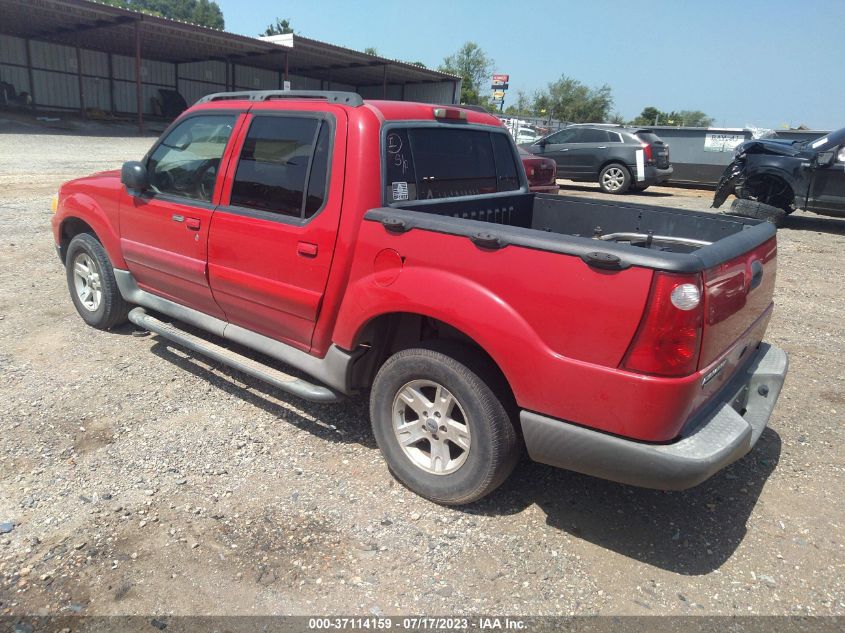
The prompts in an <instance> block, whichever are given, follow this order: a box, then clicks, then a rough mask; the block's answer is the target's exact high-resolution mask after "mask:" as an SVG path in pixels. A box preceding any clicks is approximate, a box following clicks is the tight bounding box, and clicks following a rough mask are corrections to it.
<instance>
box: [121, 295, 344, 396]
mask: <svg viewBox="0 0 845 633" xmlns="http://www.w3.org/2000/svg"><path fill="white" fill-rule="evenodd" d="M129 320H130V321H131V322H132V323H134V324H135V325H137V326H138V327H141V328H144V329H145V330H149V331H150V332H153V333H155V334H158V335H159V336H163V337H164V338H166V339H168V340H170V341H173V342H174V343H176V344H177V345H180V346H181V347H184V348H186V349H189V350H191V351H193V352H197V353H199V354H202V355H203V356H207V357H208V358H210V359H212V360H215V361H217V362H219V363H223V364H224V365H227V366H229V367H232V368H233V369H237V370H238V371H241V372H243V373H245V374H249V375H250V376H252V377H253V378H258V379H259V380H262V381H264V382H266V383H267V384H270V385H272V386H274V387H276V388H277V389H281V390H282V391H286V392H288V393H292V394H293V395H295V396H299V397H300V398H304V399H305V400H311V401H313V402H338V401H339V400H340V399H341V397H340V395H339V394H337V393H335V392H334V391H332V390H331V389H329V388H328V387H323V386H320V385H315V384H312V383H310V382H308V381H305V380H302V379H301V378H294V377H293V376H289V375H288V374H285V373H282V372H280V371H278V370H277V369H273V368H272V367H268V366H267V365H263V364H262V363H259V362H258V361H255V360H253V359H251V358H247V357H246V356H243V355H241V354H238V353H237V352H233V351H232V350H230V349H227V348H225V347H222V346H220V345H216V344H215V343H212V342H211V341H206V340H205V339H203V338H200V337H199V336H194V335H193V334H189V333H187V332H184V331H182V330H180V329H178V328H176V327H173V326H172V325H171V324H170V323H164V322H163V321H159V320H158V319H156V318H155V317H152V316H150V315H149V314H147V312H146V311H145V310H144V309H143V308H134V309H133V310H132V311H131V312H130V313H129Z"/></svg>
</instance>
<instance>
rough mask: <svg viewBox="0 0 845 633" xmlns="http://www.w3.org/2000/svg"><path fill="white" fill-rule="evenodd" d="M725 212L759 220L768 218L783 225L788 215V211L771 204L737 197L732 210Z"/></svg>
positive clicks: (773, 222) (775, 223)
mask: <svg viewBox="0 0 845 633" xmlns="http://www.w3.org/2000/svg"><path fill="white" fill-rule="evenodd" d="M725 213H729V214H730V215H738V216H741V217H744V218H756V219H758V220H766V221H767V222H771V223H772V224H774V225H775V226H782V225H783V220H784V218H785V217H786V211H784V210H783V209H779V208H778V207H773V206H772V205H770V204H765V203H763V202H757V201H756V200H743V199H742V198H737V199H736V200H734V201H733V203H731V210H730V211H729V212H728V211H726V212H725Z"/></svg>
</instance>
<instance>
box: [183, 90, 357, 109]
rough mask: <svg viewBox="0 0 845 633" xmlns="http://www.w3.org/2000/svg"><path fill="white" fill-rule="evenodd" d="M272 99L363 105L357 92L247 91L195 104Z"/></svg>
mask: <svg viewBox="0 0 845 633" xmlns="http://www.w3.org/2000/svg"><path fill="white" fill-rule="evenodd" d="M272 99H323V100H325V101H328V102H329V103H339V104H341V105H348V106H352V107H353V108H357V107H358V106H362V105H364V99H363V98H362V97H361V95H359V94H358V93H357V92H340V91H336V90H249V91H244V92H215V93H214V94H210V95H206V96H204V97H203V98H202V99H200V100H199V101H197V103H209V102H210V101H232V100H242V101H271V100H272Z"/></svg>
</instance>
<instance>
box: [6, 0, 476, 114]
mask: <svg viewBox="0 0 845 633" xmlns="http://www.w3.org/2000/svg"><path fill="white" fill-rule="evenodd" d="M0 81H3V82H6V83H9V84H11V85H12V86H14V88H15V92H16V93H17V94H20V93H28V95H29V100H31V104H32V107H33V108H34V109H35V110H57V111H77V112H79V113H81V114H82V115H83V116H85V115H86V114H88V113H90V112H91V111H92V110H98V111H103V112H109V113H113V114H132V115H136V116H137V118H138V124H139V126H140V127H141V128H143V117H144V115H150V114H154V113H155V112H156V103H157V102H156V98H157V97H158V96H159V91H160V90H172V91H176V92H178V93H179V94H181V95H182V96H183V97H184V98H185V100H186V102H187V104H188V105H190V104H192V103H194V102H195V101H196V100H197V99H199V98H200V97H202V96H203V95H206V94H208V93H211V92H222V91H226V90H254V89H281V88H283V87H284V86H285V85H286V84H285V82H289V83H290V88H291V89H293V90H350V91H355V92H358V93H360V94H361V95H362V96H363V97H364V98H370V99H396V100H407V101H423V102H428V103H455V102H456V100H457V98H458V97H459V96H460V91H461V85H460V82H461V80H460V78H459V77H455V76H452V75H449V74H446V73H441V72H439V71H436V70H431V69H428V68H422V67H420V66H416V65H413V64H407V63H404V62H400V61H396V60H390V59H385V58H382V57H378V56H376V55H368V54H366V53H362V52H359V51H354V50H351V49H348V48H343V47H340V46H335V45H332V44H327V43H325V42H319V41H317V40H313V39H309V38H305V37H301V36H299V35H293V34H291V35H283V36H274V37H270V38H253V37H246V36H243V35H236V34H234V33H227V32H225V31H219V30H216V29H211V28H206V27H202V26H197V25H194V24H189V23H186V22H180V21H177V20H169V19H166V18H160V17H155V16H150V15H146V14H143V13H139V12H137V11H131V10H127V9H121V8H117V7H112V6H108V5H104V4H100V3H98V2H92V1H90V0H0Z"/></svg>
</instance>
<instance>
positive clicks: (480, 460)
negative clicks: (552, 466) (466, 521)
mask: <svg viewBox="0 0 845 633" xmlns="http://www.w3.org/2000/svg"><path fill="white" fill-rule="evenodd" d="M491 376H492V372H491V371H490V368H489V366H487V364H486V363H485V361H484V359H483V357H481V355H476V354H474V353H473V352H471V351H470V350H464V349H463V348H456V349H454V350H448V349H447V350H446V353H444V352H443V351H438V350H437V349H426V348H415V349H408V350H404V351H401V352H398V353H397V354H394V355H393V356H391V357H390V358H389V359H388V360H387V362H385V363H384V365H383V366H382V367H381V369H380V370H379V372H378V374H377V375H376V378H375V381H374V382H373V388H372V392H371V394H370V417H371V420H372V425H373V433H374V434H375V438H376V442H377V443H378V445H379V448H380V449H381V452H382V454H383V455H384V458H385V460H386V461H387V464H388V467H389V468H390V470H391V472H392V473H393V475H394V476H395V477H396V478H397V479H398V480H399V481H400V482H402V483H403V484H404V485H405V486H407V487H408V488H409V489H411V490H412V491H413V492H415V493H417V494H419V495H421V496H423V497H426V498H428V499H431V500H432V501H435V502H437V503H442V504H448V505H458V504H464V503H471V502H473V501H476V500H478V499H481V498H482V497H484V496H485V495H487V494H489V493H490V492H492V491H493V490H494V489H496V488H497V487H498V486H499V485H501V484H502V482H504V481H505V479H507V477H508V476H509V475H510V473H511V471H512V470H513V468H514V466H515V465H516V462H517V460H518V458H519V454H520V443H519V439H518V437H517V434H516V429H515V428H514V426H513V423H512V422H511V419H510V417H509V416H508V413H507V411H506V409H505V406H504V405H503V402H502V400H503V399H504V398H501V399H500V397H497V396H496V394H495V393H494V391H493V388H498V389H499V390H501V387H499V386H498V385H497V381H496V380H495V378H492V377H491Z"/></svg>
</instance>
